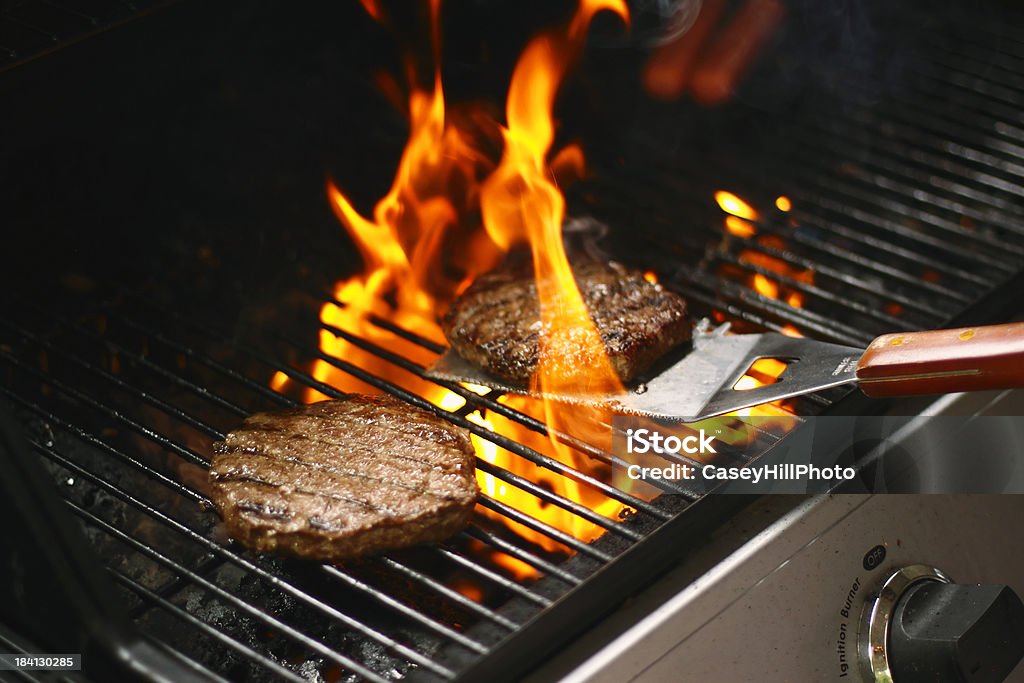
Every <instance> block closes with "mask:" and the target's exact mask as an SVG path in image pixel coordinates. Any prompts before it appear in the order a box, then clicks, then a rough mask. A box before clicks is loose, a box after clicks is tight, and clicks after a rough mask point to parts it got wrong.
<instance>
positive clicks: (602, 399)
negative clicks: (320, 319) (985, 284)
mask: <svg viewBox="0 0 1024 683" xmlns="http://www.w3.org/2000/svg"><path fill="white" fill-rule="evenodd" d="M727 331H728V324H725V325H722V326H720V327H718V328H717V329H711V328H710V326H709V324H708V322H707V321H706V320H702V321H701V322H700V323H698V325H697V326H696V328H695V330H694V335H693V350H692V351H690V352H689V353H688V354H686V356H685V357H684V358H682V360H680V361H679V362H677V363H675V364H674V365H672V366H670V367H668V368H667V369H665V370H664V371H663V372H661V373H660V374H658V375H657V376H656V377H653V378H652V379H650V380H649V381H647V382H645V383H643V384H640V385H638V386H636V387H634V388H632V389H630V390H628V391H626V392H625V393H622V394H619V395H582V394H580V395H557V396H551V398H554V399H556V400H560V401H566V402H572V403H581V402H582V403H604V404H612V406H613V407H614V409H616V410H620V411H621V412H623V413H631V414H636V415H646V416H650V417H656V418H661V419H667V420H679V421H684V422H692V421H696V420H700V419H704V418H708V417H714V416H716V415H723V414H725V413H731V412H733V411H735V410H740V409H742V408H749V407H751V406H755V405H760V404H762V403H769V402H771V401H778V400H781V399H785V398H792V397H793V396H800V395H801V394H808V393H813V392H815V391H821V390H823V389H828V388H830V387H835V386H840V385H843V384H851V383H858V384H859V386H860V388H861V391H863V392H864V393H865V394H867V395H868V396H910V395H916V394H938V393H950V392H957V391H975V390H981V389H1012V388H1018V387H1024V323H1009V324H1006V325H993V326H989V327H968V328H961V329H956V330H935V331H930V332H907V333H896V334H886V335H882V336H881V337H878V338H877V339H875V340H874V341H873V342H871V344H869V345H868V348H867V349H866V350H865V349H858V348H855V347H851V346H840V345H838V344H828V343H825V342H819V341H814V340H810V339H801V338H793V337H787V336H784V335H781V334H775V333H766V334H735V335H729V334H726V332H727ZM761 358H775V359H779V360H781V361H783V362H785V363H786V368H785V370H784V371H783V372H782V374H781V375H780V376H779V378H778V380H777V381H776V382H774V383H773V384H767V385H764V386H759V387H756V388H753V389H748V390H737V389H736V388H735V387H736V385H737V383H738V382H739V381H740V379H741V378H742V377H743V376H744V375H745V374H747V372H748V370H750V366H751V365H753V363H754V361H756V360H759V359H761ZM427 375H428V376H429V377H432V378H434V379H442V380H450V381H458V382H471V383H473V384H480V385H483V386H488V387H493V388H496V389H499V390H502V391H506V392H512V393H520V394H524V393H526V394H529V393H530V392H528V391H527V390H525V389H524V388H523V387H516V386H513V385H510V384H507V383H505V382H502V381H500V380H496V379H495V378H493V377H491V376H490V375H487V374H486V373H484V372H483V371H482V370H480V369H479V368H477V367H476V366H474V365H472V364H470V363H469V362H467V361H466V360H464V359H463V358H461V357H460V356H459V355H457V354H456V353H454V352H453V351H451V350H449V351H448V352H446V353H445V354H444V355H443V356H441V358H440V359H438V361H437V362H436V363H435V364H434V365H433V366H432V367H431V368H430V369H429V370H428V372H427Z"/></svg>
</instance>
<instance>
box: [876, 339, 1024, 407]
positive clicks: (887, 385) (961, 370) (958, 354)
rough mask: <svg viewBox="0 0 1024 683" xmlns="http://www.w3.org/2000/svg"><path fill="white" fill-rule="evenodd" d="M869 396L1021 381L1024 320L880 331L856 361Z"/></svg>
mask: <svg viewBox="0 0 1024 683" xmlns="http://www.w3.org/2000/svg"><path fill="white" fill-rule="evenodd" d="M857 380H858V381H859V382H860V388H861V390H862V391H863V392H864V393H865V394H867V395H868V396H911V395H916V394H942V393H950V392H956V391H978V390H981V389H1014V388H1018V387H1024V322H1021V323H1008V324H1006V325H991V326H988V327H962V328H959V329H956V330H934V331H930V332H906V333H897V334H883V335H882V336H881V337H879V338H878V339H876V340H874V341H873V342H871V344H870V345H869V346H868V349H867V351H865V352H864V355H863V356H861V359H860V362H859V363H858V364H857Z"/></svg>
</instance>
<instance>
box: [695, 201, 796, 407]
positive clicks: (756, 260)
mask: <svg viewBox="0 0 1024 683" xmlns="http://www.w3.org/2000/svg"><path fill="white" fill-rule="evenodd" d="M714 196H715V202H716V203H717V204H718V206H719V208H721V209H722V211H724V212H725V214H726V216H725V219H724V225H725V230H726V232H727V233H729V234H731V235H735V236H736V237H740V238H743V239H744V240H755V239H756V242H757V243H758V244H760V245H762V246H765V247H768V248H771V249H782V248H783V247H784V246H785V244H784V243H783V241H782V239H781V238H780V237H777V236H776V235H770V234H769V235H758V231H757V221H759V220H760V219H761V214H760V212H758V211H757V209H755V208H754V207H753V206H752V205H751V204H750V203H749V202H747V201H746V200H744V199H743V198H741V197H740V196H738V195H736V194H733V193H732V192H727V191H725V190H718V191H717V192H715V195H714ZM775 206H776V208H777V209H778V210H779V211H782V212H788V211H790V210H791V209H792V208H793V203H792V201H791V200H790V199H789V198H788V197H785V196H779V197H777V198H776V200H775ZM737 260H738V261H739V262H740V263H741V264H746V265H750V266H754V267H757V268H759V269H761V270H763V271H766V272H768V273H772V274H773V275H774V274H777V275H779V276H781V277H782V278H787V279H789V280H791V281H795V282H802V283H806V284H813V283H814V272H813V271H811V270H800V269H797V268H794V267H793V266H791V265H790V264H788V263H786V262H785V261H783V260H782V259H780V258H776V257H774V256H771V255H769V254H765V253H763V252H761V251H758V250H756V249H742V250H740V252H739V256H738V258H737ZM747 286H749V287H750V288H751V289H753V290H754V291H755V292H757V293H758V294H760V295H762V296H765V297H767V298H769V299H782V300H784V301H785V302H786V303H787V304H789V305H790V306H792V307H793V308H802V307H803V304H804V298H803V294H802V293H801V292H799V291H796V290H794V289H791V288H787V287H784V286H783V285H782V284H780V281H779V280H776V279H774V278H773V277H770V276H768V275H765V274H763V273H758V272H755V273H751V274H750V275H748V276H747ZM780 332H781V333H782V334H785V335H789V336H791V337H802V336H803V334H802V333H801V332H800V330H798V329H797V328H796V327H795V326H793V325H791V324H786V325H784V326H783V327H782V329H781V330H780ZM785 369H786V363H784V362H782V361H780V360H778V359H775V358H762V359H760V360H757V361H755V362H754V364H753V365H752V366H751V367H750V369H749V370H748V371H747V374H745V375H744V376H743V377H741V378H740V380H739V381H738V382H737V383H736V385H735V386H734V387H733V389H735V390H736V391H748V390H750V389H754V388H757V387H760V386H765V385H767V384H773V383H775V382H776V381H778V379H779V377H780V376H781V375H782V373H783V371H784V370H785ZM736 414H737V415H738V416H741V417H748V416H773V415H774V416H785V415H792V414H793V413H792V411H791V410H789V408H788V407H787V405H786V402H785V401H776V402H774V403H770V404H766V405H761V406H755V407H753V408H745V409H743V410H740V411H738V412H737V413H736ZM780 426H786V425H785V423H781V424H780Z"/></svg>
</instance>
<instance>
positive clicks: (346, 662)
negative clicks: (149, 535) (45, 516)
mask: <svg viewBox="0 0 1024 683" xmlns="http://www.w3.org/2000/svg"><path fill="white" fill-rule="evenodd" d="M64 502H65V503H66V504H67V505H68V507H69V508H71V510H72V511H73V512H74V513H75V514H76V515H78V516H79V517H81V518H82V519H84V520H85V521H86V522H88V523H89V524H91V525H92V526H95V527H98V528H99V529H102V530H103V531H104V532H106V533H107V534H109V535H110V536H112V537H113V538H116V539H118V540H119V541H121V542H123V543H125V544H126V545H128V546H130V547H131V548H133V549H134V550H135V551H137V552H138V553H140V554H142V555H145V556H146V557H148V558H150V559H151V560H153V561H154V562H156V563H158V564H160V565H162V566H164V567H166V568H167V569H169V570H171V571H173V572H174V573H175V574H178V575H179V576H186V577H188V579H189V581H191V582H192V584H193V585H197V586H201V587H202V588H203V589H205V590H207V591H208V592H210V593H212V594H213V595H216V596H217V597H218V598H219V599H221V600H223V601H225V602H227V603H229V604H231V605H232V606H233V607H235V608H236V609H239V610H241V611H242V612H245V613H246V614H248V615H249V616H250V617H252V618H254V619H257V620H258V621H260V622H262V623H264V624H266V625H267V626H270V627H272V628H274V629H276V630H277V631H278V632H280V633H284V634H286V635H287V636H288V637H289V638H292V639H293V640H295V641H296V642H298V643H302V644H303V645H304V646H306V647H308V648H309V649H311V650H313V651H314V652H318V653H319V654H321V655H323V656H324V657H326V658H328V659H330V660H331V661H332V662H334V663H335V664H338V665H339V666H342V667H345V668H346V669H348V670H350V671H352V672H354V673H357V674H359V675H360V676H362V677H364V678H366V679H367V680H371V681H378V682H379V683H386V682H387V679H386V678H384V677H383V676H380V675H378V674H377V673H376V672H374V671H371V670H369V669H367V668H366V667H364V666H363V665H361V664H360V663H359V662H356V661H355V660H353V659H350V658H348V657H345V656H344V655H341V654H338V653H337V652H335V651H334V650H332V649H331V648H329V647H327V646H325V645H323V644H321V643H320V642H319V641H318V640H315V639H313V638H310V637H309V636H307V635H305V634H304V633H302V632H301V631H298V630H297V629H294V628H292V627H291V626H289V625H288V624H286V623H284V622H283V621H280V620H278V619H275V618H274V617H272V616H270V615H269V614H267V613H266V612H265V611H264V610H260V609H257V608H255V607H253V606H252V605H250V604H249V603H247V602H245V601H244V600H242V599H240V598H237V597H235V596H234V595H233V594H231V593H229V592H227V591H226V590H224V589H223V588H221V587H220V586H218V585H216V584H215V583H213V582H211V581H208V580H207V579H206V578H204V577H202V576H199V575H198V574H196V573H195V572H193V571H192V570H190V569H188V568H187V567H185V566H183V565H181V564H179V563H178V562H176V561H174V560H172V559H171V558H169V557H167V556H165V555H163V554H162V553H160V552H158V551H156V550H154V549H153V548H151V547H149V546H148V545H146V544H145V543H142V542H141V541H138V540H137V539H135V538H134V537H133V536H130V535H128V534H126V533H124V532H123V531H121V530H120V529H118V528H117V527H115V526H113V525H111V524H108V523H107V522H105V521H104V520H102V519H100V518H99V517H97V516H96V515H94V514H92V513H91V512H89V511H88V510H86V509H85V508H82V507H80V506H78V505H77V504H76V503H74V502H73V501H70V500H65V501H64Z"/></svg>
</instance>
